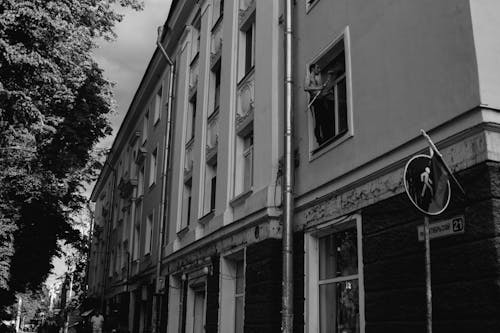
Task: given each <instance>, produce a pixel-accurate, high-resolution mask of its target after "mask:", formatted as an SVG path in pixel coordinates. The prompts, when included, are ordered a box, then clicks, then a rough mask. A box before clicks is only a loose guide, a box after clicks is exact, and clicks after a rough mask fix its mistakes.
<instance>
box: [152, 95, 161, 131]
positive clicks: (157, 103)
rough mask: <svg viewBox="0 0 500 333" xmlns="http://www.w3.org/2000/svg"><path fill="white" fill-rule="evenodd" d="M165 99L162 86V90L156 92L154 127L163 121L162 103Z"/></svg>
mask: <svg viewBox="0 0 500 333" xmlns="http://www.w3.org/2000/svg"><path fill="white" fill-rule="evenodd" d="M162 99H163V86H162V85H160V88H158V90H157V91H156V94H155V97H154V100H153V103H154V105H153V126H155V125H156V124H158V122H159V121H160V119H161V102H162Z"/></svg>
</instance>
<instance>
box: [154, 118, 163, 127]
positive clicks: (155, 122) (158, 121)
mask: <svg viewBox="0 0 500 333" xmlns="http://www.w3.org/2000/svg"><path fill="white" fill-rule="evenodd" d="M160 119H161V118H160V117H158V119H156V120H155V121H154V123H153V127H156V125H158V124H159V123H160Z"/></svg>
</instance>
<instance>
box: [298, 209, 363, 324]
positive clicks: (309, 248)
mask: <svg viewBox="0 0 500 333" xmlns="http://www.w3.org/2000/svg"><path fill="white" fill-rule="evenodd" d="M353 226H354V227H355V228H356V237H357V244H356V245H357V253H358V258H357V259H358V267H357V268H358V273H357V274H354V275H349V276H340V277H336V278H332V279H325V280H322V281H320V279H319V240H320V238H322V237H324V236H328V235H331V234H334V233H336V232H340V231H343V230H346V229H349V228H352V227H353ZM304 238H305V239H304V253H305V258H304V259H305V260H304V275H305V279H304V293H305V304H304V308H305V309H304V310H305V311H304V315H305V318H304V319H305V322H306V325H305V332H306V333H313V332H314V333H317V332H319V331H320V318H319V313H320V304H319V286H320V284H328V283H334V282H342V281H346V280H353V279H355V277H356V276H357V280H358V288H359V289H358V306H359V327H360V333H364V332H365V324H366V320H365V290H364V272H363V233H362V220H361V216H360V215H359V214H355V215H352V216H347V217H341V218H338V219H335V220H333V221H328V222H326V223H323V224H321V225H318V226H314V227H313V228H310V230H308V231H306V232H305V233H304Z"/></svg>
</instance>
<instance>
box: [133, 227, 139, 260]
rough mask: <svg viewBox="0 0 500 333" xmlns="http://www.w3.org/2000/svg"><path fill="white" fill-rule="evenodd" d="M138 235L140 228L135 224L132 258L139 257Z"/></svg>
mask: <svg viewBox="0 0 500 333" xmlns="http://www.w3.org/2000/svg"><path fill="white" fill-rule="evenodd" d="M140 235H141V228H140V226H139V224H136V225H135V227H134V247H133V249H132V259H133V260H137V259H139V241H140V239H141V238H140Z"/></svg>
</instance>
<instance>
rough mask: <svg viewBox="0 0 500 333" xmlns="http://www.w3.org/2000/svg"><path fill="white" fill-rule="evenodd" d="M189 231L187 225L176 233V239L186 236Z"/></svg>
mask: <svg viewBox="0 0 500 333" xmlns="http://www.w3.org/2000/svg"><path fill="white" fill-rule="evenodd" d="M188 231H189V225H187V226H185V227H183V228H182V229H180V230H179V231H177V237H179V238H181V237H183V236H184V235H185V234H187V232H188Z"/></svg>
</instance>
